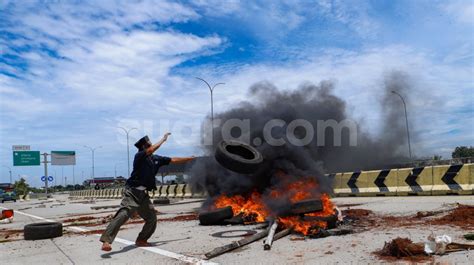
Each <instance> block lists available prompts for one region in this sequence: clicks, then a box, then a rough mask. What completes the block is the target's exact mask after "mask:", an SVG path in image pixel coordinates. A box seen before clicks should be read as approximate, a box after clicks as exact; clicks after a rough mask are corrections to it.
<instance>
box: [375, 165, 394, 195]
mask: <svg viewBox="0 0 474 265" xmlns="http://www.w3.org/2000/svg"><path fill="white" fill-rule="evenodd" d="M388 173H390V169H384V170H382V171H380V173H379V175H378V176H377V178H375V181H374V184H375V185H376V186H377V187H378V188H379V190H380V192H389V190H388V188H387V185H385V178H386V177H387V176H388Z"/></svg>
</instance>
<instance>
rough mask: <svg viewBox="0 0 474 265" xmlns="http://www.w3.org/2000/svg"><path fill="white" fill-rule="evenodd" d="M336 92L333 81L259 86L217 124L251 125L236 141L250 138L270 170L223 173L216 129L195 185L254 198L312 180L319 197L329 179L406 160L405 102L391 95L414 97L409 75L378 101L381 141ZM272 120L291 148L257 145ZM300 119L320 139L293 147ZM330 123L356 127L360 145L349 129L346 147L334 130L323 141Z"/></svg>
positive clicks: (388, 84) (388, 85) (389, 82)
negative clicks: (320, 127) (321, 126)
mask: <svg viewBox="0 0 474 265" xmlns="http://www.w3.org/2000/svg"><path fill="white" fill-rule="evenodd" d="M333 89H334V84H333V83H332V82H329V81H324V82H321V83H320V84H318V85H315V84H310V83H305V84H302V85H300V86H299V87H298V88H297V89H296V90H292V91H282V90H279V89H278V88H277V87H275V86H274V85H272V84H271V83H268V82H260V83H257V84H254V85H253V86H251V87H250V89H249V92H248V98H249V99H248V100H247V101H244V102H240V103H239V104H237V105H236V107H234V108H231V109H230V110H228V111H225V112H223V113H219V114H217V115H215V120H220V121H221V124H222V123H224V122H225V121H227V120H230V119H240V120H245V119H248V120H249V122H250V127H249V128H250V129H249V131H247V132H240V131H239V130H236V131H235V130H233V131H232V136H234V137H238V136H239V135H241V134H245V135H247V136H249V137H248V139H250V142H249V144H251V145H253V146H255V147H256V148H257V149H258V150H259V151H260V152H261V153H262V155H263V157H264V158H265V161H266V164H265V167H264V168H262V170H260V171H258V172H256V173H255V174H252V175H243V174H238V173H235V172H232V171H229V170H227V169H226V168H224V167H222V166H221V165H220V164H219V163H218V162H217V161H216V160H215V159H214V152H215V145H216V144H217V143H219V142H220V141H221V140H222V132H221V129H222V127H221V126H216V127H215V128H214V132H213V137H214V138H213V143H214V145H207V146H203V148H204V150H205V153H206V155H207V156H208V157H207V158H203V159H199V160H197V161H196V163H195V164H194V165H193V167H192V168H191V172H190V176H191V178H190V181H191V183H193V184H194V185H195V186H201V187H204V188H205V189H206V190H207V191H208V193H209V195H210V196H211V197H213V196H216V195H220V194H226V195H234V194H249V193H250V192H252V191H254V190H257V191H258V192H260V193H261V194H266V192H267V193H268V190H269V188H271V187H276V186H278V185H281V183H282V181H281V178H279V177H278V176H279V175H281V174H284V175H285V181H288V178H290V179H289V181H298V180H299V179H301V178H307V177H308V176H310V177H312V178H314V179H315V180H316V181H317V183H319V186H318V187H319V188H318V191H317V192H329V193H330V192H331V186H332V185H331V183H330V181H329V179H328V178H327V177H324V174H325V173H328V172H344V171H352V170H363V169H375V168H377V169H380V168H384V167H388V166H390V164H394V163H396V162H397V161H400V159H403V155H401V152H403V153H406V150H407V149H406V127H405V117H404V112H403V111H404V110H403V105H402V102H401V100H400V98H398V96H396V95H395V94H393V93H392V92H391V91H397V92H399V93H400V94H403V95H408V93H406V92H407V89H409V84H408V81H407V78H406V77H405V76H404V74H402V73H391V74H390V75H388V76H387V77H386V78H385V84H384V86H383V87H382V89H383V97H382V98H381V99H379V100H378V101H379V102H380V103H381V104H382V106H383V107H382V108H381V110H382V111H381V113H380V115H381V118H382V121H383V124H382V126H381V128H382V129H381V133H380V134H379V135H377V136H371V134H368V133H367V132H368V129H365V128H362V123H358V122H356V121H355V120H354V119H353V117H350V115H349V113H347V108H346V105H347V104H346V102H345V101H344V100H342V99H341V98H339V97H337V96H335V95H334V94H333ZM376 101H377V99H376V98H375V99H374V102H376ZM371 104H373V103H371ZM272 119H280V120H283V121H285V125H284V126H282V127H275V128H273V130H272V131H271V133H272V136H273V137H274V138H282V139H285V140H286V144H284V145H281V146H272V145H270V144H268V143H267V142H265V141H262V142H261V143H260V141H258V140H254V139H256V138H258V139H264V133H263V129H264V126H265V124H266V123H267V122H268V121H270V120H272ZM297 119H302V120H305V121H308V122H309V123H310V124H312V125H313V126H314V127H315V133H314V139H313V140H312V141H311V142H310V143H309V144H307V145H304V146H296V145H293V144H291V143H289V141H288V139H287V135H286V133H285V132H286V129H287V125H288V124H289V123H290V122H292V121H294V120H297ZM328 120H335V121H337V122H342V121H344V120H352V121H354V123H355V124H356V140H357V144H356V145H351V144H350V137H351V133H353V132H351V131H350V130H349V129H347V128H344V129H342V135H341V139H342V140H341V144H340V146H336V145H335V144H334V137H336V135H335V133H334V131H333V130H332V129H330V128H329V129H326V130H325V131H324V133H323V135H324V137H323V139H320V138H321V136H323V135H318V134H317V133H316V130H317V128H316V127H317V124H318V121H328ZM300 129H301V130H300ZM306 133H307V132H306V131H305V129H304V128H296V129H295V131H294V134H295V136H296V137H297V138H304V137H305V135H306ZM318 137H319V139H318ZM318 140H319V141H318ZM272 203H274V202H272ZM274 204H275V205H274V208H275V209H277V208H278V207H281V205H279V204H278V203H274Z"/></svg>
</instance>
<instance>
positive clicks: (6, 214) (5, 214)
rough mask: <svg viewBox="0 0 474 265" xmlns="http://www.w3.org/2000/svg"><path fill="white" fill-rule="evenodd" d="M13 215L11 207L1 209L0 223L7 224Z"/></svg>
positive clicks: (11, 220)
mask: <svg viewBox="0 0 474 265" xmlns="http://www.w3.org/2000/svg"><path fill="white" fill-rule="evenodd" d="M14 215H15V213H14V211H13V210H12V209H7V210H2V215H0V223H2V224H9V223H11V222H13V216H14Z"/></svg>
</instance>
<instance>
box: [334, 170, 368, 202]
mask: <svg viewBox="0 0 474 265" xmlns="http://www.w3.org/2000/svg"><path fill="white" fill-rule="evenodd" d="M361 175H362V177H361ZM336 177H337V174H336ZM364 178H365V179H364ZM364 185H365V189H366V187H367V175H366V174H365V175H363V174H362V172H360V171H358V172H344V173H340V187H339V189H338V193H337V196H341V197H344V196H361V195H360V193H361V189H364ZM364 191H365V190H364Z"/></svg>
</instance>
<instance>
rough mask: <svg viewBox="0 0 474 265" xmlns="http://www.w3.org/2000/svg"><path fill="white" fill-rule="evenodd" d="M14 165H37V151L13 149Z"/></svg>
mask: <svg viewBox="0 0 474 265" xmlns="http://www.w3.org/2000/svg"><path fill="white" fill-rule="evenodd" d="M13 165H14V166H39V165H40V152H39V151H13Z"/></svg>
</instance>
